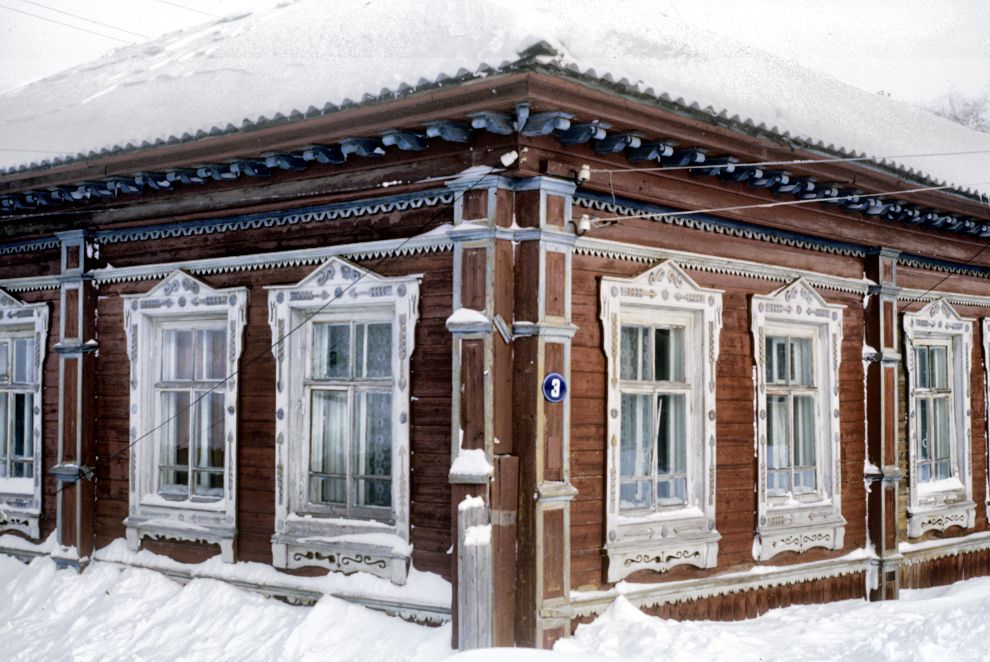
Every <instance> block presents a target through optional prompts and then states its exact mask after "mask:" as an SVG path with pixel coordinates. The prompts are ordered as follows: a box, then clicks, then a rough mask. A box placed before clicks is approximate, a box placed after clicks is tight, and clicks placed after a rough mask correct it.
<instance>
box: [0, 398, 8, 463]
mask: <svg viewBox="0 0 990 662" xmlns="http://www.w3.org/2000/svg"><path fill="white" fill-rule="evenodd" d="M8 402H9V400H8V398H7V394H6V393H0V435H2V441H0V478H6V477H7V430H8V425H9V419H8V417H7V405H8Z"/></svg>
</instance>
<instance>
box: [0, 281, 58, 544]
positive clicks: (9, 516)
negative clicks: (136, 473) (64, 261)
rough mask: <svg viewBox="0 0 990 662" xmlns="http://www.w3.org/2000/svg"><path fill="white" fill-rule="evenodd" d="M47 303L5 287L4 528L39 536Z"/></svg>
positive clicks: (0, 466) (0, 363) (1, 303)
mask: <svg viewBox="0 0 990 662" xmlns="http://www.w3.org/2000/svg"><path fill="white" fill-rule="evenodd" d="M47 338H48V304H47V303H35V304H28V303H22V302H20V301H18V300H17V299H15V298H14V297H12V296H10V295H9V294H7V293H6V292H4V291H2V290H0V531H4V530H7V531H20V532H21V533H24V534H26V535H28V536H30V537H31V538H37V537H38V536H39V530H38V520H39V518H40V517H41V485H42V464H41V455H42V445H43V444H42V436H41V424H42V414H41V409H42V406H41V405H42V390H41V388H42V384H41V381H42V376H43V374H44V360H45V348H46V347H47V345H46V341H47Z"/></svg>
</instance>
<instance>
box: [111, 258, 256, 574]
mask: <svg viewBox="0 0 990 662" xmlns="http://www.w3.org/2000/svg"><path fill="white" fill-rule="evenodd" d="M123 299H124V318H125V331H126V334H127V341H128V349H129V356H130V362H131V394H130V400H131V408H130V411H131V443H132V444H133V446H132V448H131V449H130V456H131V457H130V462H131V474H130V476H131V480H130V499H129V501H130V503H129V510H128V516H127V519H126V520H125V521H124V524H125V526H126V527H127V539H128V543H129V544H130V546H131V548H132V549H138V548H139V546H140V542H141V539H142V538H144V537H151V538H172V539H176V540H192V541H201V542H207V543H213V544H217V545H219V546H220V549H221V553H222V555H223V558H224V560H226V561H228V562H229V561H233V560H234V539H235V537H236V522H235V515H236V492H237V490H236V468H235V467H236V463H235V460H236V457H237V454H236V453H237V445H236V440H237V380H236V379H230V380H228V379H227V376H228V375H235V374H236V372H237V362H238V360H239V358H240V353H241V333H242V329H243V326H244V314H245V307H246V303H247V291H246V290H245V289H243V288H232V289H224V290H215V289H212V288H210V287H209V286H208V285H206V284H204V283H202V282H200V281H198V280H196V279H194V278H192V277H191V276H189V275H187V274H185V273H183V272H181V271H178V272H175V273H174V274H172V275H171V276H169V277H168V278H166V279H165V280H163V281H162V282H161V283H159V284H158V285H157V286H155V287H154V288H153V289H152V290H151V291H150V292H147V293H146V294H138V295H125V296H124V297H123Z"/></svg>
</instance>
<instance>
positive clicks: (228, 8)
mask: <svg viewBox="0 0 990 662" xmlns="http://www.w3.org/2000/svg"><path fill="white" fill-rule="evenodd" d="M328 1H331V0H328ZM369 1H370V0H369ZM376 1H382V0H376ZM393 1H397V2H398V1H406V0H393ZM464 1H468V0H464ZM520 1H526V2H534V1H538V0H520ZM655 1H656V3H657V6H659V7H661V8H663V9H664V11H666V12H667V13H668V14H669V16H671V17H672V18H674V19H677V20H681V21H683V22H686V23H689V24H692V25H697V26H701V27H707V28H708V29H711V30H714V31H716V32H719V33H721V34H725V35H727V36H729V37H731V38H733V39H735V40H737V41H741V42H744V43H746V44H749V45H752V46H756V47H758V48H762V49H764V50H769V51H771V52H774V53H776V54H779V55H783V56H784V57H788V58H791V59H794V60H797V61H799V62H801V63H802V64H804V65H806V66H808V67H810V68H812V69H816V70H818V71H823V72H825V73H828V74H830V75H832V76H835V77H836V78H839V79H840V80H843V81H845V82H847V83H851V84H853V85H856V86H857V87H860V88H862V89H865V90H867V91H869V92H883V93H885V94H889V95H890V96H892V97H894V98H898V99H902V100H905V101H910V102H914V103H921V104H924V103H926V102H929V101H931V100H933V99H935V98H937V97H939V96H941V95H943V94H945V93H947V92H948V91H950V90H955V91H956V92H958V93H960V94H962V95H964V96H970V97H973V96H978V95H980V94H982V93H990V2H987V0H751V1H750V2H739V1H738V0H655ZM269 2H271V0H176V1H174V2H173V1H172V0H0V43H3V48H2V51H0V93H2V92H4V91H7V90H10V89H13V88H16V87H18V86H20V85H23V84H25V83H27V82H30V81H32V80H36V79H38V78H41V77H44V76H47V75H51V74H53V73H56V72H58V71H60V70H62V69H65V68H68V67H70V66H73V65H76V64H81V63H83V62H86V61H89V60H92V59H94V58H96V57H98V56H100V55H102V54H103V53H106V52H108V51H110V50H112V49H114V48H116V47H119V46H123V45H125V44H126V43H135V42H141V41H145V40H146V39H150V38H154V37H156V36H158V35H160V34H163V33H166V32H171V31H173V30H178V29H181V28H183V27H187V26H191V25H196V24H198V23H202V22H204V21H210V20H213V19H214V18H215V17H220V16H224V15H228V14H232V13H240V12H244V11H250V10H252V9H254V8H257V7H260V6H263V5H266V4H268V3H269ZM631 19H632V17H631Z"/></svg>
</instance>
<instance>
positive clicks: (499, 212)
mask: <svg viewBox="0 0 990 662" xmlns="http://www.w3.org/2000/svg"><path fill="white" fill-rule="evenodd" d="M514 195H515V193H513V192H512V191H506V190H505V189H496V191H495V225H497V226H498V227H500V228H508V227H512V219H513V206H512V199H513V196H514Z"/></svg>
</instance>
